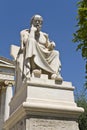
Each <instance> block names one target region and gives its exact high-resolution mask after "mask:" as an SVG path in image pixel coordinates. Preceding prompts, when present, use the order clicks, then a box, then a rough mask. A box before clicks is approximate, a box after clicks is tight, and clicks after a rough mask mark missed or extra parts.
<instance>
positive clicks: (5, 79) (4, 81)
mask: <svg viewBox="0 0 87 130" xmlns="http://www.w3.org/2000/svg"><path fill="white" fill-rule="evenodd" d="M14 78H15V66H14V61H12V60H9V59H7V58H4V57H0V130H2V127H3V123H4V121H5V120H7V119H8V117H9V102H10V100H11V98H12V96H13V90H14ZM8 92H9V93H8Z"/></svg>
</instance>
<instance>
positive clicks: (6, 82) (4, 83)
mask: <svg viewBox="0 0 87 130" xmlns="http://www.w3.org/2000/svg"><path fill="white" fill-rule="evenodd" d="M14 84H15V81H14V80H1V81H0V87H1V88H5V87H6V86H9V85H12V86H13V85H14Z"/></svg>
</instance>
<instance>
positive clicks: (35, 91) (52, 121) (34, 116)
mask: <svg viewBox="0 0 87 130" xmlns="http://www.w3.org/2000/svg"><path fill="white" fill-rule="evenodd" d="M73 90H74V87H73V86H72V84H71V83H70V82H65V81H63V82H62V83H61V84H60V83H55V81H54V80H48V79H47V77H46V76H44V75H42V76H41V78H35V77H32V78H31V79H30V80H29V81H28V80H27V81H25V83H23V84H22V86H21V87H20V90H19V91H17V92H16V93H15V95H14V97H13V98H12V100H11V102H10V117H9V119H8V120H7V121H6V122H5V124H4V129H5V130H17V129H18V130H79V128H78V122H77V119H78V116H79V115H80V114H81V113H82V112H83V111H84V110H83V108H80V107H77V105H76V103H75V101H74V95H73Z"/></svg>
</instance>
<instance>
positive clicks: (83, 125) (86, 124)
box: [76, 90, 87, 130]
mask: <svg viewBox="0 0 87 130" xmlns="http://www.w3.org/2000/svg"><path fill="white" fill-rule="evenodd" d="M86 94H87V92H86V91H85V90H84V91H83V92H81V93H80V95H78V96H76V102H77V105H78V106H79V107H83V108H84V113H82V114H81V115H80V117H79V119H78V123H79V129H80V130H87V98H86Z"/></svg>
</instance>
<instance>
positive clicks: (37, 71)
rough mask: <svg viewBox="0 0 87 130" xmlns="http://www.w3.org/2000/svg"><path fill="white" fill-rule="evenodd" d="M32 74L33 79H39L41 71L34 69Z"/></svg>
mask: <svg viewBox="0 0 87 130" xmlns="http://www.w3.org/2000/svg"><path fill="white" fill-rule="evenodd" d="M33 74H34V76H35V77H38V78H40V77H41V70H39V69H35V70H33Z"/></svg>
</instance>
